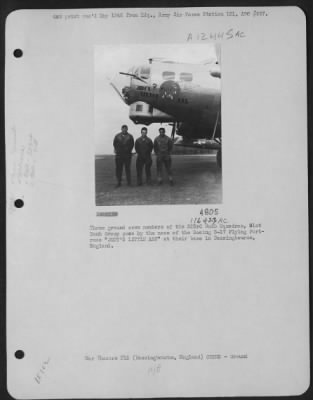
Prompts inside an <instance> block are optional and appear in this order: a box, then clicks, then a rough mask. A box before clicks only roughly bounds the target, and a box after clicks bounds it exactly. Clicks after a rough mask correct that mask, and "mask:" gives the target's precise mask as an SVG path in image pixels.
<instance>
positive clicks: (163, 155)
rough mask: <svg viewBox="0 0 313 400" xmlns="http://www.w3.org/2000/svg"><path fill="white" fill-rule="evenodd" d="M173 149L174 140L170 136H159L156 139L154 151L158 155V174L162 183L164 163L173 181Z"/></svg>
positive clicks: (170, 179) (171, 181)
mask: <svg viewBox="0 0 313 400" xmlns="http://www.w3.org/2000/svg"><path fill="white" fill-rule="evenodd" d="M172 149H173V141H172V139H171V138H169V137H168V136H166V135H164V136H161V135H159V136H157V137H156V138H155V140H154V152H155V154H156V156H157V175H158V182H159V183H162V169H163V164H164V166H165V169H166V172H167V174H168V178H169V181H170V183H173V177H172V159H171V153H172Z"/></svg>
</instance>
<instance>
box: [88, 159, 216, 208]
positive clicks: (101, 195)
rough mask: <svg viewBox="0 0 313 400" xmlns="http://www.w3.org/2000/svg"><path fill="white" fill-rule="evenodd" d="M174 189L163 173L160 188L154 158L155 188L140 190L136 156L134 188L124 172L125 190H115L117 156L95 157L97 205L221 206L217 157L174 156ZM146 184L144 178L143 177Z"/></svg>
mask: <svg viewBox="0 0 313 400" xmlns="http://www.w3.org/2000/svg"><path fill="white" fill-rule="evenodd" d="M172 169H173V179H174V182H175V184H174V186H170V185H169V183H168V179H167V176H166V172H165V171H163V173H164V179H163V185H160V186H159V185H158V184H157V177H156V159H155V157H153V164H152V169H151V172H152V182H153V185H151V186H148V185H146V184H143V186H137V180H136V156H133V159H132V164H131V176H132V186H130V187H129V186H127V184H126V179H125V172H123V181H122V186H121V187H119V188H115V185H116V177H115V157H114V155H104V156H96V159H95V176H96V205H97V206H111V205H153V204H220V203H221V202H222V171H221V169H220V168H219V167H218V166H217V165H216V155H215V154H193V155H189V154H188V155H186V154H176V155H172ZM143 181H144V182H145V175H144V174H143Z"/></svg>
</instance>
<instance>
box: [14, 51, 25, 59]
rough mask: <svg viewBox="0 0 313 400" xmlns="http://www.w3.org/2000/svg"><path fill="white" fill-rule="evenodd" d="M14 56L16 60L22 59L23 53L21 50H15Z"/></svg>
mask: <svg viewBox="0 0 313 400" xmlns="http://www.w3.org/2000/svg"><path fill="white" fill-rule="evenodd" d="M13 55H14V57H15V58H20V57H22V55H23V51H22V50H21V49H15V50H14V51H13Z"/></svg>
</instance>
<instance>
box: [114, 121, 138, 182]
mask: <svg viewBox="0 0 313 400" xmlns="http://www.w3.org/2000/svg"><path fill="white" fill-rule="evenodd" d="M113 146H114V151H115V167H116V179H117V185H116V187H120V186H121V183H122V174H123V166H125V173H126V179H127V184H128V186H130V185H131V176H130V163H131V157H132V150H133V148H134V138H133V136H132V135H131V134H130V133H128V126H127V125H123V126H122V132H120V133H118V134H117V135H116V136H115V138H114V141H113Z"/></svg>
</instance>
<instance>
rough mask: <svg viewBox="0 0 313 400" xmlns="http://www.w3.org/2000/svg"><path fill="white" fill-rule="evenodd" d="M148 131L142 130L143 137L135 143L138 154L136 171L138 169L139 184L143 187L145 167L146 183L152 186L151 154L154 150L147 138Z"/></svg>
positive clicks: (144, 128)
mask: <svg viewBox="0 0 313 400" xmlns="http://www.w3.org/2000/svg"><path fill="white" fill-rule="evenodd" d="M147 133H148V129H147V128H146V127H143V128H141V137H140V138H138V139H137V140H136V142H135V150H136V153H137V160H136V169H137V184H138V186H141V185H142V170H143V167H145V172H146V182H147V184H148V185H150V184H151V165H152V159H151V153H152V150H153V143H152V140H151V139H150V138H149V137H148V136H147Z"/></svg>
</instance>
